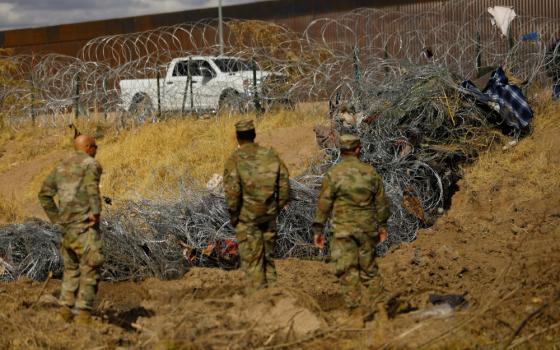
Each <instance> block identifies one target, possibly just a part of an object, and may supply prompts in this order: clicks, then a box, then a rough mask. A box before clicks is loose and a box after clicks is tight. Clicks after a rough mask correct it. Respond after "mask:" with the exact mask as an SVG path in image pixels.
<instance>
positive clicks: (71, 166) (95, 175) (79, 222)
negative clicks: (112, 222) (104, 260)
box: [39, 152, 102, 230]
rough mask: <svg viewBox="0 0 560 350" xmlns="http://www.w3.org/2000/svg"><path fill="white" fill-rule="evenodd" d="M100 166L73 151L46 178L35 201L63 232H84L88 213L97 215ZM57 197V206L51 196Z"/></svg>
mask: <svg viewBox="0 0 560 350" xmlns="http://www.w3.org/2000/svg"><path fill="white" fill-rule="evenodd" d="M101 172H102V169H101V166H100V165H99V163H98V162H97V161H96V160H95V159H94V158H92V157H90V156H89V155H87V154H86V153H83V152H76V153H75V154H74V155H73V156H72V157H70V158H68V159H66V160H64V161H62V162H61V163H60V164H59V165H58V166H57V167H56V168H55V169H54V170H53V171H52V172H51V173H50V174H49V176H48V177H47V178H46V180H45V182H44V183H43V187H42V188H41V191H40V192H39V201H40V202H41V205H42V206H43V209H44V210H45V212H46V213H47V216H48V217H49V219H50V220H51V222H53V223H55V224H60V225H62V226H63V227H64V228H65V229H76V230H85V229H87V227H88V224H89V219H88V217H89V215H90V214H94V215H96V214H99V213H100V212H101V198H100V194H99V179H100V177H101ZM56 195H58V204H59V205H58V207H57V205H56V203H55V202H54V197H55V196H56Z"/></svg>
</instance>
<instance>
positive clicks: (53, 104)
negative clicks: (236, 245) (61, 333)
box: [0, 0, 560, 280]
mask: <svg viewBox="0 0 560 350" xmlns="http://www.w3.org/2000/svg"><path fill="white" fill-rule="evenodd" d="M474 3H475V1H470V0H469V1H453V2H448V5H444V6H443V7H442V8H441V9H440V11H438V12H427V13H419V14H408V13H400V12H387V11H383V10H375V9H362V10H357V11H352V12H350V13H348V14H346V15H343V16H341V17H338V18H324V19H319V20H315V21H313V22H312V23H310V24H309V26H308V27H307V28H306V30H305V31H304V32H303V33H295V32H293V31H291V30H289V29H287V28H285V27H282V26H279V25H276V24H271V23H266V22H261V21H240V20H229V21H227V22H226V28H225V33H226V38H225V50H224V55H225V56H232V57H238V58H242V59H245V60H253V59H254V60H255V61H256V62H257V63H258V65H259V67H260V69H261V70H265V71H270V72H277V73H279V74H280V75H282V76H283V77H284V78H283V79H280V80H279V81H277V82H276V85H275V84H272V83H271V85H270V86H269V87H267V89H266V92H267V94H268V96H267V98H268V100H269V101H274V100H275V99H276V100H283V99H289V100H291V101H292V102H293V103H299V102H307V101H324V103H325V104H326V103H327V101H328V103H329V105H331V117H332V121H333V123H334V124H335V126H336V130H337V131H338V132H339V133H340V132H351V133H354V134H356V135H358V136H360V138H361V140H362V145H363V148H362V152H361V155H360V157H361V159H362V160H363V161H365V162H368V163H370V164H372V165H373V166H375V168H376V169H377V170H378V172H379V173H380V174H381V176H382V178H383V181H384V184H385V191H386V195H387V197H388V200H389V203H390V206H391V212H392V214H391V217H390V219H389V223H388V231H389V236H388V241H387V242H386V243H384V244H381V245H379V246H378V254H380V255H382V254H385V253H386V252H387V249H388V248H389V247H390V246H392V245H395V244H398V243H399V242H402V241H411V240H413V239H415V237H416V233H417V231H418V229H419V228H420V227H424V226H429V225H430V224H431V223H433V221H434V220H435V218H436V217H437V215H438V214H439V213H441V211H442V210H443V209H444V208H445V207H446V206H448V205H449V201H450V197H451V195H452V193H453V190H454V189H453V188H454V186H455V184H456V182H457V180H458V179H459V178H460V177H461V171H460V165H461V164H464V163H466V162H469V161H472V160H473V159H475V158H476V156H477V154H478V153H479V152H481V151H483V150H485V149H487V148H488V147H489V146H490V145H491V144H492V143H493V142H495V139H496V138H497V137H499V133H498V132H497V130H496V129H495V128H494V127H493V126H492V125H490V123H489V122H488V116H489V115H491V114H492V112H491V111H490V110H489V109H488V108H486V107H485V106H482V105H479V104H477V103H476V102H475V101H472V100H470V99H469V98H468V97H466V96H463V95H462V94H461V91H460V90H459V88H458V87H459V84H460V83H461V81H462V80H463V79H466V78H473V77H475V76H476V75H477V74H478V73H480V72H481V71H482V70H483V68H484V67H485V66H489V67H492V66H499V65H503V66H505V67H506V68H507V71H508V72H509V73H510V75H513V76H516V77H518V78H520V80H521V81H523V82H524V86H528V85H529V84H530V83H532V82H545V81H546V79H547V76H548V77H549V76H552V77H553V78H554V77H556V79H557V77H558V76H559V74H558V72H557V70H558V62H560V52H559V46H558V45H554V44H552V45H550V43H554V42H555V40H556V39H557V38H559V37H560V32H559V25H558V21H557V20H555V19H544V18H529V17H524V16H520V17H518V18H516V19H515V20H514V22H513V23H512V33H515V34H516V37H517V34H519V35H520V34H523V33H525V31H534V32H537V33H538V37H539V39H538V40H536V41H533V42H524V41H520V40H515V38H514V40H513V45H511V44H510V45H508V43H507V40H506V38H504V37H502V36H501V34H500V33H499V32H498V31H497V30H496V29H495V28H493V27H491V26H490V24H489V21H490V18H489V15H488V14H481V15H480V16H479V17H477V18H464V16H453V15H450V16H446V17H444V18H446V19H442V16H441V13H444V12H445V13H451V14H452V13H455V12H458V11H460V9H461V8H463V7H464V6H471V5H473V4H474ZM453 18H460V20H454V19H453ZM217 38H218V37H217V31H216V23H215V21H213V20H210V21H200V22H197V23H192V24H184V25H177V26H172V27H164V28H159V29H157V30H152V31H148V32H142V33H135V34H127V35H115V36H108V37H102V38H96V39H93V40H91V41H90V42H89V43H87V44H86V45H85V46H84V48H83V49H82V50H81V51H80V54H79V57H78V58H72V57H67V56H62V55H56V54H51V55H46V56H13V57H5V58H4V60H5V61H4V62H7V64H6V65H4V66H3V68H2V69H3V73H4V75H5V78H4V79H5V81H4V84H3V85H2V86H1V87H0V102H1V103H2V105H1V107H2V109H1V110H2V113H3V116H4V120H5V121H7V122H8V123H9V124H10V125H11V126H12V127H17V125H18V123H20V122H21V121H25V120H28V119H29V118H34V119H36V125H38V126H48V125H59V124H60V121H64V122H66V119H67V118H70V116H69V114H70V111H71V110H72V109H76V108H79V109H81V112H82V113H83V114H86V115H87V114H88V113H90V112H91V111H104V112H110V113H116V114H118V115H119V116H120V117H121V118H126V117H129V118H133V119H134V118H137V120H141V121H145V120H150V119H153V117H152V116H150V115H146V114H145V113H146V110H145V109H144V110H143V112H142V113H144V114H143V115H136V116H135V115H134V114H133V113H132V112H131V111H130V110H129V107H130V106H127V105H126V104H124V103H123V100H122V99H121V97H120V86H119V82H120V81H122V80H123V79H139V78H154V77H155V76H157V75H159V76H160V77H163V76H165V70H166V69H167V67H166V66H167V64H168V62H170V61H171V60H172V59H174V58H177V57H188V56H193V55H217V53H218V52H219V46H218V45H217V42H218V40H217ZM263 91H265V90H263ZM194 98H197V96H194ZM151 104H152V105H151V107H152V110H150V109H148V113H152V114H153V107H154V105H153V101H152V102H151ZM341 104H346V105H347V106H349V108H350V109H351V110H352V114H353V116H354V117H355V118H356V120H357V123H350V124H348V123H346V122H345V121H344V120H342V119H340V116H339V108H340V106H341ZM338 161H339V153H338V150H336V149H326V150H325V159H324V163H323V164H320V165H318V166H317V167H316V168H315V169H313V170H312V171H310V172H309V173H308V174H307V175H305V176H303V177H300V178H297V179H294V180H292V181H291V184H292V191H291V195H292V201H291V202H290V203H289V205H288V206H287V208H285V209H284V210H283V211H282V213H281V214H280V216H279V218H278V229H279V235H278V241H277V248H276V249H277V252H276V254H277V256H278V257H287V256H294V257H309V256H317V255H321V254H325V253H328V252H320V251H318V250H317V249H316V248H314V247H313V245H312V233H311V222H312V220H313V215H314V208H315V204H316V200H317V197H318V194H319V189H320V184H321V181H322V176H323V174H324V173H325V171H326V170H327V169H328V168H329V167H330V166H332V165H333V164H336V163H337V162H338ZM228 220H229V218H228V214H227V210H226V208H225V202H224V198H223V194H222V193H220V192H219V191H218V192H212V191H207V190H197V189H195V188H194V187H189V189H188V190H185V191H184V193H183V195H182V196H181V199H180V200H177V201H174V202H166V201H157V200H152V201H148V200H143V201H136V202H127V203H126V204H125V205H123V206H121V207H120V208H119V209H118V210H111V211H109V212H107V213H106V214H105V216H104V219H103V223H102V232H103V236H104V242H105V243H104V244H105V246H104V254H105V255H106V262H105V264H104V267H103V278H104V279H107V280H124V279H138V278H144V277H148V276H157V277H160V278H172V277H174V276H178V275H181V274H182V273H183V272H184V271H186V269H188V266H189V263H190V260H189V259H190V257H192V254H193V252H194V254H195V255H196V256H197V257H198V258H199V259H198V262H199V263H201V264H203V265H204V264H206V263H208V260H207V257H206V256H205V255H204V254H202V253H201V252H202V251H203V250H204V249H205V248H207V247H208V246H209V244H211V242H215V241H220V240H225V239H233V238H234V231H233V228H232V227H231V225H230V224H229V221H228ZM327 233H328V232H327ZM59 240H60V233H58V232H57V231H56V229H55V227H54V226H52V225H49V224H46V223H41V222H30V223H26V224H18V225H9V226H5V227H2V228H0V259H1V260H0V276H1V277H0V279H3V280H12V279H16V278H19V277H22V276H26V277H28V278H32V279H43V278H45V276H46V274H47V273H48V271H54V272H57V273H60V271H61V259H60V256H59V254H58V249H57V246H58V245H59Z"/></svg>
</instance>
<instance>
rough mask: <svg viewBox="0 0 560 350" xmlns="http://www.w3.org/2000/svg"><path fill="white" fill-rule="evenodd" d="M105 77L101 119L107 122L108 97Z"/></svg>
mask: <svg viewBox="0 0 560 350" xmlns="http://www.w3.org/2000/svg"><path fill="white" fill-rule="evenodd" d="M107 94H108V92H107V77H103V117H104V118H105V120H107V109H108V104H109V96H107Z"/></svg>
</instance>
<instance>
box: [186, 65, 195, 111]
mask: <svg viewBox="0 0 560 350" xmlns="http://www.w3.org/2000/svg"><path fill="white" fill-rule="evenodd" d="M191 67H192V60H191V58H190V57H189V67H188V69H187V74H188V75H189V90H190V91H189V94H190V100H191V113H192V111H193V110H194V93H193V89H192V88H193V80H192V72H191Z"/></svg>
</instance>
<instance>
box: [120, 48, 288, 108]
mask: <svg viewBox="0 0 560 350" xmlns="http://www.w3.org/2000/svg"><path fill="white" fill-rule="evenodd" d="M189 73H190V74H189ZM189 76H190V80H189ZM267 77H269V78H272V77H280V79H281V77H282V76H281V75H280V74H276V73H271V72H265V71H261V70H260V69H259V68H258V67H256V80H257V85H256V86H257V92H258V93H259V94H260V93H261V92H262V85H263V84H262V82H263V81H264V80H265V78H267ZM119 85H120V90H121V103H122V107H123V108H124V109H126V110H128V111H129V112H133V113H134V112H139V111H140V110H142V111H144V110H146V109H147V110H150V111H154V110H155V109H156V108H157V104H158V86H157V79H130V80H121V81H120V83H119ZM191 86H192V88H191ZM254 90H255V88H254V85H253V69H252V64H251V63H250V62H248V61H245V60H242V59H240V58H236V57H224V56H218V57H216V56H191V57H181V58H175V59H174V60H172V61H171V63H169V66H168V68H167V74H166V76H165V78H162V79H160V86H159V103H160V108H161V111H183V110H185V111H195V112H199V111H218V110H220V109H223V108H228V109H232V110H242V109H243V107H244V104H245V105H247V104H249V103H251V101H252V96H253V94H254Z"/></svg>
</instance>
